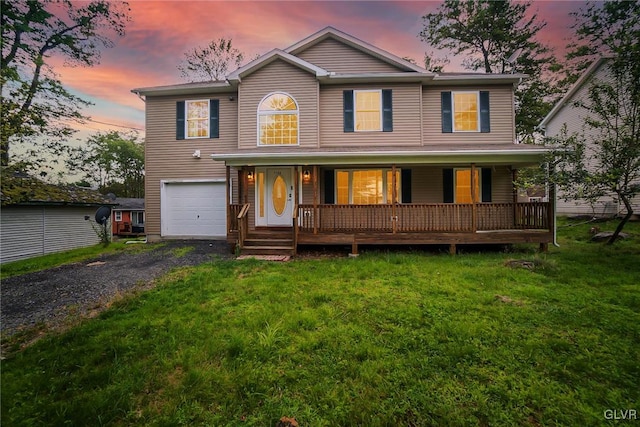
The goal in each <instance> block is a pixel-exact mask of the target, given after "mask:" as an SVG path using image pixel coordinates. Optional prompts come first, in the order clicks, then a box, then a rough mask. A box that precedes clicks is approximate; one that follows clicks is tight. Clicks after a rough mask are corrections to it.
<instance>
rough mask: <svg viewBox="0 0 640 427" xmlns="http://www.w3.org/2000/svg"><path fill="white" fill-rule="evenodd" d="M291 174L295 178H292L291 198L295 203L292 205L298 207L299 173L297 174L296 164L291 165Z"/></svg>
mask: <svg viewBox="0 0 640 427" xmlns="http://www.w3.org/2000/svg"><path fill="white" fill-rule="evenodd" d="M293 174H294V175H295V178H294V179H293V194H294V198H293V200H295V203H294V204H293V206H294V207H295V208H296V209H298V203H300V194H299V192H300V182H299V181H300V175H298V165H296V166H294V167H293Z"/></svg>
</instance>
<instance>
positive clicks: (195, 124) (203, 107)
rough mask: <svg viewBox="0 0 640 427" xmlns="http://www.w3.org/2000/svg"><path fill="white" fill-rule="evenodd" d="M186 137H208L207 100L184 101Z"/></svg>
mask: <svg viewBox="0 0 640 427" xmlns="http://www.w3.org/2000/svg"><path fill="white" fill-rule="evenodd" d="M185 107H186V109H187V111H186V117H187V120H186V126H187V138H208V137H209V100H208V99H202V100H198V101H185Z"/></svg>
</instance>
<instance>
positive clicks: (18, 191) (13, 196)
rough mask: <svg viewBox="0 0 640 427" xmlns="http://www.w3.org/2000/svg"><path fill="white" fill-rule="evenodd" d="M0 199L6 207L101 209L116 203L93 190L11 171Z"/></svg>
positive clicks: (3, 182)
mask: <svg viewBox="0 0 640 427" xmlns="http://www.w3.org/2000/svg"><path fill="white" fill-rule="evenodd" d="M0 200H1V201H2V206H25V205H64V206H101V205H113V204H114V202H113V201H111V200H109V199H108V198H106V197H105V196H103V195H102V194H100V193H99V192H97V191H95V190H92V189H90V188H86V187H78V186H75V185H56V184H49V183H46V182H44V181H42V180H40V179H37V178H34V177H32V176H28V175H25V174H21V173H14V172H10V171H6V172H5V171H3V173H2V183H1V185H0Z"/></svg>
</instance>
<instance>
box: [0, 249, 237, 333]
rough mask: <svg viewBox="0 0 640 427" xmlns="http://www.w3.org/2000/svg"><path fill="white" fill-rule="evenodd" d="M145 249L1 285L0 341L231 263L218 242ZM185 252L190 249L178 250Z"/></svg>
mask: <svg viewBox="0 0 640 427" xmlns="http://www.w3.org/2000/svg"><path fill="white" fill-rule="evenodd" d="M149 245H151V246H153V248H152V249H151V250H146V251H142V252H137V251H136V252H133V251H131V252H129V251H128V252H123V253H118V254H110V255H103V256H100V257H98V258H95V259H92V260H89V261H85V262H82V263H75V264H69V265H63V266H60V267H56V268H52V269H49V270H45V271H40V272H37V273H29V274H24V275H22V276H15V277H10V278H8V279H4V280H3V281H2V286H1V287H0V296H1V307H0V308H1V311H0V331H1V332H2V337H3V338H6V337H8V336H11V335H13V334H15V333H16V332H17V331H19V330H21V329H24V328H29V327H32V326H35V325H37V324H42V323H44V324H47V325H49V326H53V327H55V326H56V325H58V324H60V322H62V321H64V320H65V319H66V318H67V317H68V316H69V315H70V314H73V315H81V316H82V315H87V314H88V313H89V312H91V311H93V310H95V309H96V308H99V307H100V306H101V305H104V304H105V303H106V302H108V301H109V300H111V299H112V298H113V297H114V296H116V295H118V294H121V293H124V292H126V291H129V290H132V289H136V288H140V287H144V286H148V285H149V284H150V282H152V281H153V280H154V279H156V278H158V277H160V276H162V275H163V274H165V273H167V272H168V271H170V270H171V269H173V268H175V267H180V266H193V265H198V264H202V263H205V262H215V260H216V259H221V258H230V257H231V254H230V253H229V249H228V248H229V247H228V245H227V243H226V242H224V241H200V240H198V241H194V240H190V241H171V242H166V243H163V244H149ZM185 247H192V248H193V249H192V250H189V251H187V250H180V248H185Z"/></svg>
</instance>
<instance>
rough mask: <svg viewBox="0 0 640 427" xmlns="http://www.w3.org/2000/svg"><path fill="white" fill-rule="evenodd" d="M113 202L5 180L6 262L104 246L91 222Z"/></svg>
mask: <svg viewBox="0 0 640 427" xmlns="http://www.w3.org/2000/svg"><path fill="white" fill-rule="evenodd" d="M111 204H112V202H111V201H109V200H108V199H106V198H105V197H104V196H102V195H101V194H100V193H98V192H96V191H93V190H91V189H89V188H83V187H76V186H73V185H66V186H64V185H53V184H47V183H44V182H42V181H40V180H38V179H36V178H32V177H29V176H26V175H8V174H4V173H3V175H2V211H1V212H0V221H1V227H0V262H1V263H5V262H9V261H17V260H20V259H26V258H32V257H35V256H40V255H45V254H48V253H52V252H60V251H65V250H69V249H76V248H81V247H85V246H91V245H95V244H98V243H100V239H99V237H98V235H97V234H96V232H95V231H94V229H93V227H92V224H91V222H92V221H93V220H94V215H95V213H96V210H97V208H98V207H100V206H105V205H111Z"/></svg>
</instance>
